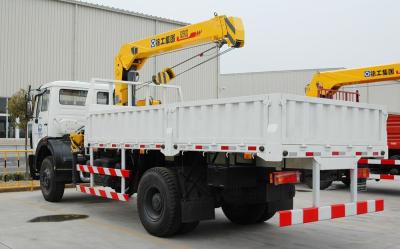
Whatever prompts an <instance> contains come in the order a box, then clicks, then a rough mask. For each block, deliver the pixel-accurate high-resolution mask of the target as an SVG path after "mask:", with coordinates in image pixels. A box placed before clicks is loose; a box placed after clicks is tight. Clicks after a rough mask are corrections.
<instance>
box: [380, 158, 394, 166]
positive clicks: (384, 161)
mask: <svg viewBox="0 0 400 249" xmlns="http://www.w3.org/2000/svg"><path fill="white" fill-rule="evenodd" d="M395 162H396V161H395V160H391V159H382V160H381V164H385V165H395Z"/></svg>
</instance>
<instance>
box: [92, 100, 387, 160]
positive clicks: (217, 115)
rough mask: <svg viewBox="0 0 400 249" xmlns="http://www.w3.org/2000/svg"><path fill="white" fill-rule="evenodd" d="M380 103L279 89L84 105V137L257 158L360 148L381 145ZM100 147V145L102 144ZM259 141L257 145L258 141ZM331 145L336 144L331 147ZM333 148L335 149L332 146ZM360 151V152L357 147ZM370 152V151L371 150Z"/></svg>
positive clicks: (349, 151) (379, 147)
mask: <svg viewBox="0 0 400 249" xmlns="http://www.w3.org/2000/svg"><path fill="white" fill-rule="evenodd" d="M386 117H387V114H386V111H385V110H384V109H383V108H382V107H379V106H373V105H368V104H360V103H351V102H343V101H334V100H327V99H318V98H310V97H303V96H297V95H286V94H270V95H259V96H248V97H236V98H226V99H218V100H215V99H214V100H203V101H193V102H182V103H179V104H169V105H160V106H154V107H115V106H107V107H106V108H105V107H104V106H96V105H94V106H92V107H91V111H90V112H89V120H88V124H89V125H88V127H87V129H86V134H87V136H86V138H87V139H86V143H90V144H96V143H101V144H110V143H115V144H119V146H123V145H124V144H129V143H130V144H136V145H135V146H136V147H135V148H138V147H137V146H139V145H141V144H157V143H160V144H165V147H166V148H172V147H173V145H177V146H178V150H176V151H172V150H169V152H171V153H172V152H175V153H176V152H177V151H179V150H196V148H195V147H196V146H194V145H201V147H202V148H201V149H202V150H208V151H232V152H244V151H248V150H250V147H252V148H253V149H251V150H252V151H254V152H257V154H258V155H259V156H260V157H262V158H263V159H264V160H270V161H280V160H281V159H282V153H283V151H284V150H287V151H288V152H289V153H288V156H289V157H298V158H301V157H306V154H305V152H306V151H311V152H315V153H316V154H315V155H317V153H318V156H326V157H330V156H353V157H354V156H355V152H356V151H361V152H365V153H367V154H365V155H368V156H372V154H373V153H379V152H380V151H382V150H383V151H386V150H387V147H386V125H385V124H386ZM106 147H107V145H106ZM261 147H263V149H260V148H261ZM333 151H337V152H335V153H334V154H332V153H333ZM339 153H340V154H339ZM363 155H364V154H363ZM376 156H378V155H376Z"/></svg>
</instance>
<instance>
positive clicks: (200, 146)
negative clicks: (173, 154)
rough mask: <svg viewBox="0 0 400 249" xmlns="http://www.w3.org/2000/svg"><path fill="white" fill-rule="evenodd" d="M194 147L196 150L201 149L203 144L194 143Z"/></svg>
mask: <svg viewBox="0 0 400 249" xmlns="http://www.w3.org/2000/svg"><path fill="white" fill-rule="evenodd" d="M194 148H195V149H196V150H202V149H203V146H202V145H196V146H194Z"/></svg>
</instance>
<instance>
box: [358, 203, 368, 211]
mask: <svg viewBox="0 0 400 249" xmlns="http://www.w3.org/2000/svg"><path fill="white" fill-rule="evenodd" d="M366 213H368V202H367V201H359V202H357V214H366Z"/></svg>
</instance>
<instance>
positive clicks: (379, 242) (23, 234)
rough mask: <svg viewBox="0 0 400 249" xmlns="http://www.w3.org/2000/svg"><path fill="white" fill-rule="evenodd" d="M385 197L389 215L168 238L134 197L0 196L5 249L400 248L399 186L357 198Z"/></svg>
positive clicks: (304, 196) (304, 200) (299, 197)
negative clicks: (151, 228)
mask: <svg viewBox="0 0 400 249" xmlns="http://www.w3.org/2000/svg"><path fill="white" fill-rule="evenodd" d="M299 189H300V190H299V191H297V194H296V199H295V206H296V207H309V206H310V200H311V198H310V197H311V196H310V195H311V193H310V192H309V190H306V189H304V188H301V186H300V188H299ZM348 197H349V193H348V190H346V189H344V188H343V185H340V184H338V185H335V186H334V187H333V188H330V189H329V190H326V191H323V192H322V201H323V202H325V203H332V202H340V201H342V202H344V201H347V200H348ZM375 198H384V199H385V211H384V212H381V213H376V214H366V215H361V216H354V217H348V218H342V219H336V220H333V221H322V222H318V223H313V224H306V225H296V226H292V227H285V228H279V227H278V226H277V225H276V217H274V218H273V219H272V220H270V221H269V222H266V223H263V224H259V225H254V226H238V225H234V224H232V223H230V222H229V221H228V220H227V219H226V218H225V216H224V214H223V213H222V211H221V209H218V210H216V220H214V221H206V222H202V223H200V225H199V227H198V228H197V229H196V230H195V231H193V232H192V233H189V234H187V235H182V236H177V237H174V238H169V239H161V238H156V237H153V236H151V235H148V234H147V233H146V231H145V230H144V228H143V227H142V225H141V224H140V221H139V217H138V213H137V209H136V205H135V202H136V199H135V198H133V199H132V200H131V201H130V202H129V203H121V202H117V201H112V200H104V199H100V198H98V197H92V196H87V195H85V194H81V193H77V192H75V191H74V190H72V189H68V190H66V193H65V195H64V198H63V201H62V202H61V203H48V202H45V201H44V200H43V198H42V196H41V193H40V191H34V192H18V193H2V194H0V249H3V248H15V249H16V248H68V249H71V248H96V249H101V248H107V249H109V248H141V249H145V248H157V249H158V248H173V249H180V248H199V249H200V248H218V249H223V248H226V249H233V248H241V249H243V248H254V249H255V248H296V249H298V248H316V249H320V248H344V249H348V248H352V249H354V248H363V249H367V248H374V249H376V248H400V236H399V235H400V232H399V227H400V183H397V184H396V183H394V182H368V191H367V192H363V193H360V194H359V200H367V199H375ZM63 214H74V215H88V217H87V218H85V219H78V220H69V221H63V222H34V223H32V222H28V221H29V220H31V219H34V218H36V217H38V216H44V215H63Z"/></svg>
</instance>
